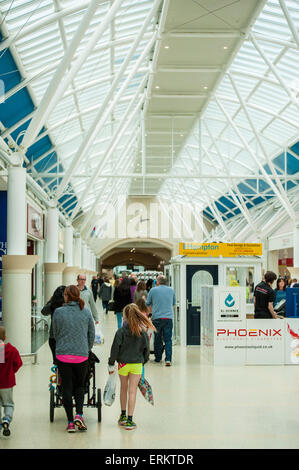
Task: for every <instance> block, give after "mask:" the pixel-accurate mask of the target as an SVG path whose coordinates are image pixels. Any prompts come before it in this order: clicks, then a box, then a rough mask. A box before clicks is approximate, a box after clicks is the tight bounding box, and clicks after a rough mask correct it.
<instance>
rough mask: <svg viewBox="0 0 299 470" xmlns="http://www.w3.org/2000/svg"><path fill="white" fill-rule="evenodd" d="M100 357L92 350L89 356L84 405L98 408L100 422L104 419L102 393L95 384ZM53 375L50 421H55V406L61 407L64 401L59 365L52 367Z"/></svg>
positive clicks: (51, 379)
mask: <svg viewBox="0 0 299 470" xmlns="http://www.w3.org/2000/svg"><path fill="white" fill-rule="evenodd" d="M99 362H100V360H99V359H98V357H97V356H96V355H95V354H94V353H93V352H92V351H91V352H90V353H89V357H88V373H87V377H86V383H85V394H86V395H87V397H86V401H85V402H84V404H83V406H86V407H87V408H90V407H91V408H97V410H98V422H99V423H100V422H101V421H102V395H101V389H100V388H98V389H97V390H96V385H95V364H96V363H99ZM51 370H52V372H54V374H53V375H51V377H50V386H49V389H50V422H51V423H53V421H54V411H55V408H61V407H62V406H63V403H62V389H61V384H60V377H59V373H58V368H57V366H53V367H52V369H51Z"/></svg>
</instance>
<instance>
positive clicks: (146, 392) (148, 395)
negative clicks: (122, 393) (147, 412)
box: [138, 368, 154, 405]
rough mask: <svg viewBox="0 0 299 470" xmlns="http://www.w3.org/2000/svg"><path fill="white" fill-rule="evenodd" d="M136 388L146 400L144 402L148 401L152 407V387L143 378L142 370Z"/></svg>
mask: <svg viewBox="0 0 299 470" xmlns="http://www.w3.org/2000/svg"><path fill="white" fill-rule="evenodd" d="M138 388H139V390H140V392H141V393H142V395H143V396H144V398H145V399H146V401H148V402H149V403H150V404H151V405H153V404H154V397H153V391H152V387H151V386H150V384H149V383H148V381H147V380H146V378H145V377H144V368H143V370H142V377H141V378H140V380H139V382H138Z"/></svg>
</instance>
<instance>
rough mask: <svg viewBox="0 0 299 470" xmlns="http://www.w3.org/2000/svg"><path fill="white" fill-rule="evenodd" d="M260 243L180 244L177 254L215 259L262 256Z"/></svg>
mask: <svg viewBox="0 0 299 470" xmlns="http://www.w3.org/2000/svg"><path fill="white" fill-rule="evenodd" d="M262 248H263V245H262V243H180V245H179V254H180V255H184V256H192V257H193V256H199V257H209V256H212V257H213V258H217V257H219V256H222V257H224V258H235V257H237V256H262V254H263V249H262Z"/></svg>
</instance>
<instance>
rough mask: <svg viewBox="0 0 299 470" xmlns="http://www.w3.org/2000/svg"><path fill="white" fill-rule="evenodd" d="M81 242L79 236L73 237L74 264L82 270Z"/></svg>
mask: <svg viewBox="0 0 299 470" xmlns="http://www.w3.org/2000/svg"><path fill="white" fill-rule="evenodd" d="M81 251H82V240H81V237H80V236H77V237H75V251H74V264H75V266H78V267H79V268H82V253H81Z"/></svg>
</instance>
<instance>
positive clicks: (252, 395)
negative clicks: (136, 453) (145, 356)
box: [0, 301, 299, 449]
mask: <svg viewBox="0 0 299 470" xmlns="http://www.w3.org/2000/svg"><path fill="white" fill-rule="evenodd" d="M97 304H98V308H99V310H100V303H99V301H98V302H97ZM100 322H101V325H102V328H103V332H104V334H105V342H104V344H103V345H99V346H96V347H94V349H93V351H94V352H95V353H96V354H97V355H98V356H99V358H100V360H101V363H100V364H98V365H96V383H97V387H100V388H101V389H102V390H103V388H104V386H105V382H106V379H107V376H108V372H107V360H108V356H109V352H110V346H111V342H112V339H113V336H114V333H115V330H116V319H115V316H114V314H113V313H112V312H109V314H108V317H106V315H104V313H101V315H100ZM153 357H154V356H153V355H151V359H153ZM50 359H51V354H50V349H49V347H48V344H47V343H45V344H44V345H43V346H42V347H41V348H40V349H39V351H38V361H37V364H36V365H34V364H30V363H29V361H27V360H26V365H24V366H23V367H22V368H21V369H20V371H19V372H18V374H17V386H16V387H15V389H14V393H15V395H14V398H15V414H14V420H13V422H12V424H11V436H10V437H3V436H2V435H1V437H0V449H296V448H298V426H299V425H298V423H299V410H298V407H297V406H295V404H294V403H295V402H296V396H297V391H298V388H299V376H298V374H294V367H293V366H285V367H279V366H270V367H269V366H247V367H238V366H234V367H232V366H226V367H215V366H213V365H212V364H210V363H208V362H207V361H205V360H204V359H203V358H202V357H201V355H200V348H199V347H193V348H192V347H190V348H188V349H186V348H182V347H180V346H178V345H177V346H174V358H173V366H172V367H171V368H166V367H165V366H164V363H161V364H155V363H153V362H152V360H151V361H150V362H149V363H148V364H147V365H146V368H145V371H146V373H145V376H146V377H147V378H148V380H149V382H150V384H151V385H152V387H153V394H154V401H155V403H154V406H153V407H152V406H151V405H150V404H148V403H147V402H146V401H145V400H144V398H143V397H142V395H141V393H140V392H139V391H138V395H137V403H136V409H135V413H134V416H135V420H136V423H137V429H135V430H134V431H126V430H125V429H122V428H121V427H119V426H118V424H117V420H118V418H119V411H120V407H119V393H118V392H119V384H118V386H117V393H116V399H115V402H114V403H113V405H112V406H111V408H110V407H107V406H105V405H104V404H103V406H102V422H101V423H98V421H97V410H96V408H88V409H87V408H85V409H84V416H85V417H86V423H87V426H88V430H87V432H85V433H80V432H76V433H75V434H68V433H67V432H66V430H65V429H66V417H65V411H64V409H63V408H56V409H55V415H54V422H53V423H50V420H49V390H48V385H49V376H50V375H51V371H50V367H51V362H50ZM257 384H258V386H257Z"/></svg>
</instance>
